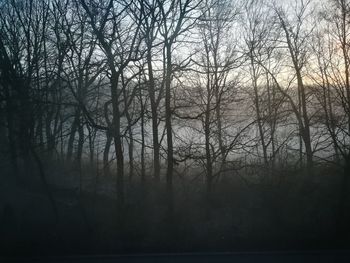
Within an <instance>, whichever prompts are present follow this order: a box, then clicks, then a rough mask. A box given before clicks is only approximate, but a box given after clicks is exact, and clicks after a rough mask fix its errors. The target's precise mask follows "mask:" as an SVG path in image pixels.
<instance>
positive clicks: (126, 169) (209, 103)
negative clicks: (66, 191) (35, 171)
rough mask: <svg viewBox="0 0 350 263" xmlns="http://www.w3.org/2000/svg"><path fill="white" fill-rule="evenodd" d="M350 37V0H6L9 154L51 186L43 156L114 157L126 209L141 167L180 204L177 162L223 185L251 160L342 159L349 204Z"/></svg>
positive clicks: (4, 99)
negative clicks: (175, 189) (128, 186)
mask: <svg viewBox="0 0 350 263" xmlns="http://www.w3.org/2000/svg"><path fill="white" fill-rule="evenodd" d="M349 33H350V2H349V1H347V0H331V1H325V2H324V3H319V2H318V1H312V0H309V1H299V0H298V1H294V2H293V3H289V2H288V3H286V4H282V3H281V4H279V3H277V2H274V1H267V0H266V1H256V0H250V1H235V0H232V1H231V0H206V1H199V0H133V1H117V0H105V1H103V0H74V1H68V0H63V1H62V0H45V1H42V0H40V1H39V0H18V1H12V0H5V1H2V2H1V3H0V107H1V108H0V109H1V111H0V119H1V126H0V131H1V137H2V138H1V141H2V142H1V143H2V144H1V148H2V149H1V151H2V154H3V156H4V157H3V159H5V158H7V159H8V160H9V164H10V165H11V169H9V171H10V173H11V174H12V175H13V176H17V175H19V174H21V173H25V172H26V171H27V170H28V167H33V162H34V163H35V164H36V166H37V167H41V168H40V169H39V170H40V171H41V172H40V174H41V176H42V180H43V181H44V182H45V172H44V169H43V168H42V166H43V158H44V157H45V158H49V159H50V160H61V161H64V162H67V163H70V162H73V163H74V164H76V166H77V167H78V169H81V167H82V162H83V161H84V160H86V161H88V162H90V163H95V162H102V165H101V167H100V169H102V170H103V173H104V174H113V175H115V176H116V178H117V186H116V187H117V189H116V192H117V200H118V204H119V205H120V206H123V203H124V199H125V198H124V197H125V183H124V181H125V179H126V178H129V179H130V180H133V179H132V178H135V177H137V178H141V181H142V182H145V181H147V180H152V181H155V182H161V181H164V182H165V185H166V192H167V200H168V202H169V207H172V203H173V198H172V195H173V178H174V176H176V175H175V174H174V173H175V172H176V173H177V174H179V175H180V176H182V175H183V172H184V171H187V170H188V169H190V171H192V172H193V173H195V174H192V175H193V176H194V178H197V177H198V178H199V177H201V178H204V182H205V187H206V189H207V193H208V194H210V192H211V191H212V188H213V184H214V183H215V182H217V181H218V180H220V178H221V177H222V176H223V174H225V173H230V172H231V171H237V170H238V169H241V168H242V167H248V166H249V167H250V166H252V165H253V166H255V167H256V168H257V170H260V171H261V170H263V171H264V175H262V176H266V177H271V176H272V175H273V176H274V177H273V178H275V177H276V176H278V171H279V170H278V169H279V167H281V166H283V165H291V166H296V167H299V168H301V170H302V171H303V172H304V174H305V177H307V178H308V180H311V181H313V180H315V178H316V180H317V172H315V171H316V170H317V169H316V168H315V167H317V166H318V165H320V164H323V165H324V164H332V165H334V166H336V167H339V168H340V169H343V170H344V176H343V184H342V185H343V186H344V187H343V189H342V193H343V198H344V200H346V198H345V197H346V192H347V185H348V172H349V165H350V147H349V145H350V144H349V136H350V69H349V67H350V57H349V54H350V53H349V51H350V50H349V48H350V46H349V43H350V40H349ZM114 157H115V161H114ZM111 163H114V164H115V167H116V169H110V167H111ZM162 167H164V170H163V169H162ZM257 170H255V171H257ZM349 174H350V173H349ZM197 175H198V176H197ZM45 184H46V185H47V183H45ZM47 187H48V185H47ZM341 206H345V204H342V205H341Z"/></svg>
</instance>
